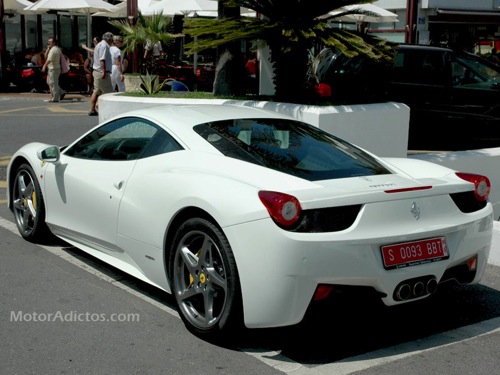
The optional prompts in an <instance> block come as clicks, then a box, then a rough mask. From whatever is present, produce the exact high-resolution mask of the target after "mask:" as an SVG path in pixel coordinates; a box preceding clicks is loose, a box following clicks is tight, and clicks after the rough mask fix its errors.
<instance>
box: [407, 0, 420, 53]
mask: <svg viewBox="0 0 500 375" xmlns="http://www.w3.org/2000/svg"><path fill="white" fill-rule="evenodd" d="M418 1H419V0H407V1H406V25H405V43H409V44H416V43H417V18H418Z"/></svg>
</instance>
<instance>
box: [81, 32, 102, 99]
mask: <svg viewBox="0 0 500 375" xmlns="http://www.w3.org/2000/svg"><path fill="white" fill-rule="evenodd" d="M100 41H101V37H99V36H95V37H94V38H93V39H92V45H93V46H94V47H95V46H96V45H97V44H98V43H99V42H100ZM82 48H83V49H84V50H85V51H87V58H86V59H85V61H84V63H83V70H84V71H85V77H86V79H87V94H88V95H89V96H91V95H92V92H93V91H94V78H93V77H92V71H93V66H94V48H90V47H87V45H86V44H82Z"/></svg>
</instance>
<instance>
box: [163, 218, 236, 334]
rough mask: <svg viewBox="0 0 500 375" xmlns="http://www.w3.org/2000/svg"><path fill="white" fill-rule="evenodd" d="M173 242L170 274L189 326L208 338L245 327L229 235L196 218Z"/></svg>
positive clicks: (184, 226)
mask: <svg viewBox="0 0 500 375" xmlns="http://www.w3.org/2000/svg"><path fill="white" fill-rule="evenodd" d="M173 244H174V247H173V249H172V252H171V256H170V265H169V271H170V272H169V275H170V280H171V285H172V293H173V294H174V296H175V299H176V302H177V305H178V308H179V313H180V315H181V318H182V320H183V321H184V324H185V325H186V327H187V328H188V329H189V330H190V331H191V332H193V333H195V334H196V335H198V336H204V337H205V338H221V337H222V336H227V334H228V333H229V332H230V331H231V333H235V332H236V331H237V330H236V329H235V328H239V327H241V326H242V313H241V311H242V309H241V290H240V284H239V278H238V271H237V268H236V262H235V260H234V256H233V252H232V250H231V247H230V245H229V242H228V240H227V238H226V237H225V236H224V234H223V233H222V231H221V230H220V229H219V228H218V227H217V226H215V225H214V224H213V223H211V222H210V221H208V220H205V219H202V218H193V219H189V220H187V221H185V222H184V223H183V224H182V225H181V226H180V228H179V230H178V231H177V234H176V237H175V239H174V243H173Z"/></svg>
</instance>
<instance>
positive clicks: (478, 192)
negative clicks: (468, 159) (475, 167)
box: [456, 172, 491, 202]
mask: <svg viewBox="0 0 500 375" xmlns="http://www.w3.org/2000/svg"><path fill="white" fill-rule="evenodd" d="M456 175H457V176H458V177H460V178H461V179H462V180H465V181H469V182H472V183H473V184H474V195H475V196H476V199H477V200H478V201H479V202H484V201H485V200H486V199H488V197H489V196H490V192H491V183H490V180H489V179H488V177H486V176H481V175H478V174H473V173H461V172H457V173H456Z"/></svg>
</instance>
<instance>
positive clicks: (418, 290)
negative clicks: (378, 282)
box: [394, 277, 438, 301]
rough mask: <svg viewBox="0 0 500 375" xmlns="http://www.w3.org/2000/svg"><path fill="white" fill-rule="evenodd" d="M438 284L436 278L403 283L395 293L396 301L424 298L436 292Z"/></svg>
mask: <svg viewBox="0 0 500 375" xmlns="http://www.w3.org/2000/svg"><path fill="white" fill-rule="evenodd" d="M437 286H438V282H437V280H436V278H435V277H430V278H429V277H427V278H418V279H412V280H406V281H403V282H402V283H401V284H399V285H398V286H397V287H396V290H395V291H394V299H395V300H396V301H406V300H408V299H413V298H418V297H423V296H426V295H429V294H432V293H434V292H436V290H437Z"/></svg>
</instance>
